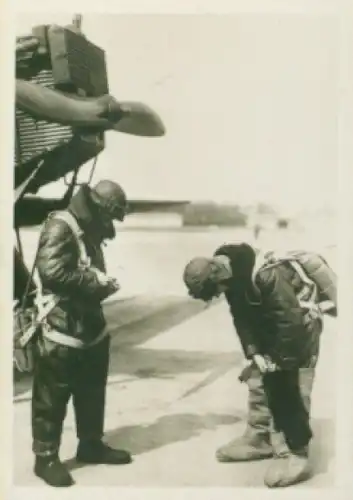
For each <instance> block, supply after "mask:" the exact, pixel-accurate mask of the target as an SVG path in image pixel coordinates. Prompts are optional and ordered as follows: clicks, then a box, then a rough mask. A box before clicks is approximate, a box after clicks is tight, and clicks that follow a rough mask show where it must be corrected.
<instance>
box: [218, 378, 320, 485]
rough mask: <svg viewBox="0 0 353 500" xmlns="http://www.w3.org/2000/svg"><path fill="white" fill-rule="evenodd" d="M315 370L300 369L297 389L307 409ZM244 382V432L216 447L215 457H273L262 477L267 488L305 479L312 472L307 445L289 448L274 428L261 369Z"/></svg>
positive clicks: (238, 459)
mask: <svg viewBox="0 0 353 500" xmlns="http://www.w3.org/2000/svg"><path fill="white" fill-rule="evenodd" d="M314 372H315V370H314V368H305V369H302V370H301V373H300V389H301V393H302V397H303V401H304V404H305V406H306V409H307V410H308V411H309V410H310V399H311V392H312V386H313V382H314V374H315V373H314ZM247 383H248V386H249V403H248V404H249V407H248V421H247V428H246V431H245V433H244V434H243V436H241V437H239V438H237V439H234V440H233V441H231V442H230V443H229V444H227V445H225V446H223V447H221V448H220V449H219V450H217V453H216V456H217V459H218V460H219V461H220V462H244V461H253V460H262V459H269V458H272V460H271V462H270V465H269V467H268V469H267V471H266V474H265V478H264V482H265V484H266V486H268V487H270V488H279V487H285V486H291V485H294V484H297V483H300V482H303V481H306V480H307V479H309V477H310V476H311V468H310V463H309V457H308V448H307V447H305V448H302V449H299V450H295V451H293V450H290V449H289V448H288V446H287V444H286V441H285V438H284V435H283V434H282V433H280V432H276V431H275V430H274V428H273V425H272V419H271V415H270V412H269V409H268V406H267V401H266V396H265V392H264V388H263V384H262V378H261V375H260V373H259V372H257V371H255V370H254V371H253V372H252V375H251V377H250V378H249V379H248V381H247Z"/></svg>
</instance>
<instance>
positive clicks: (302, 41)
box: [17, 14, 338, 209]
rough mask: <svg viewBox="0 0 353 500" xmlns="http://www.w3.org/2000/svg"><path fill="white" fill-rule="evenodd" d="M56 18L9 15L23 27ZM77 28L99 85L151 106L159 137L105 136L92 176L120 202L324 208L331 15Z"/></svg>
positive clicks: (333, 59)
mask: <svg viewBox="0 0 353 500" xmlns="http://www.w3.org/2000/svg"><path fill="white" fill-rule="evenodd" d="M69 21H70V16H68V15H67V14H64V15H62V14H59V15H54V14H42V15H40V14H25V15H21V16H18V25H17V33H18V34H19V33H25V32H28V31H29V30H30V28H31V26H32V25H33V24H40V23H42V22H45V23H57V24H62V23H64V24H66V23H68V22H69ZM83 30H84V32H85V33H86V35H87V36H88V38H90V39H91V41H93V42H94V43H96V44H98V45H100V46H101V47H102V48H104V49H105V50H106V53H107V63H108V71H109V84H110V92H111V94H113V95H114V96H115V97H117V98H118V99H120V100H124V99H126V100H141V101H144V102H146V103H147V104H149V105H151V106H152V107H154V108H155V110H156V111H158V112H159V114H160V115H161V117H162V118H163V120H164V122H165V125H166V127H167V135H166V136H165V137H164V138H161V139H144V138H143V139H142V138H138V137H130V136H125V135H123V134H118V133H114V132H109V133H108V134H107V148H106V151H105V152H104V153H103V154H102V155H101V156H100V159H99V161H98V167H97V172H96V175H95V179H98V178H102V177H111V178H113V179H115V180H117V181H119V182H121V183H122V184H123V185H124V186H125V187H126V190H127V192H128V195H129V196H130V198H134V197H144V198H155V197H157V198H173V199H174V198H183V199H190V198H192V199H215V200H229V201H233V202H240V203H247V202H252V201H254V200H265V201H266V200H267V201H271V202H273V203H275V204H279V205H281V206H282V207H286V208H288V209H292V208H297V207H298V206H299V207H300V206H308V205H321V204H323V203H325V202H329V203H332V202H334V200H335V196H336V192H335V189H336V176H337V64H338V42H337V31H336V26H335V24H334V21H333V20H332V19H330V18H328V17H326V18H325V17H318V16H316V17H314V16H309V15H306V16H300V15H288V14H287V15H286V14H277V15H276V14H267V15H258V14H257V15H256V14H253V15H245V14H239V15H218V16H213V15H208V16H205V15H198V16H197V15H159V16H156V15H140V16H127V15H120V16H118V15H102V14H97V15H93V14H87V15H84V17H83Z"/></svg>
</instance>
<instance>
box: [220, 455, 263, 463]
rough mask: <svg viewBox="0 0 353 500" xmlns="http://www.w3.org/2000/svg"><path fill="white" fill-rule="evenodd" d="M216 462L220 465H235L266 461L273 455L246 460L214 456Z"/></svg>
mask: <svg viewBox="0 0 353 500" xmlns="http://www.w3.org/2000/svg"><path fill="white" fill-rule="evenodd" d="M216 458H217V460H218V462H220V463H237V462H258V461H260V460H268V459H269V458H273V454H269V455H262V456H261V457H259V456H257V457H247V458H232V457H227V456H218V455H216Z"/></svg>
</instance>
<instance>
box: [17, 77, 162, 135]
mask: <svg viewBox="0 0 353 500" xmlns="http://www.w3.org/2000/svg"><path fill="white" fill-rule="evenodd" d="M16 106H17V107H18V108H19V109H20V110H22V111H24V112H26V113H28V114H29V115H31V116H32V117H33V118H36V119H41V120H43V119H44V120H46V121H49V122H55V123H60V124H62V125H70V126H72V127H80V128H87V129H99V130H115V131H118V132H123V133H125V134H130V135H137V136H142V137H161V136H163V135H164V134H165V127H164V125H163V122H162V120H161V119H160V117H159V116H158V115H157V113H156V112H155V111H153V110H152V109H151V108H150V107H149V106H147V105H146V104H143V103H141V102H130V101H128V102H118V101H117V100H116V99H115V98H114V97H112V96H110V95H104V96H101V97H97V98H86V97H73V96H71V95H68V94H64V93H62V92H59V91H56V90H53V89H51V88H48V87H44V86H41V85H38V84H35V83H32V82H28V81H24V80H20V79H17V80H16Z"/></svg>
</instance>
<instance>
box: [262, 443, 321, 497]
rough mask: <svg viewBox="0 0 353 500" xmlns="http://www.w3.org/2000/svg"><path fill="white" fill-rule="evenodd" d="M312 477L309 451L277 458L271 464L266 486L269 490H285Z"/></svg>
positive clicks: (266, 476)
mask: <svg viewBox="0 0 353 500" xmlns="http://www.w3.org/2000/svg"><path fill="white" fill-rule="evenodd" d="M310 476H311V467H310V464H309V458H308V452H307V449H303V450H299V451H297V452H290V453H289V454H288V455H287V456H283V457H276V458H275V459H274V460H273V461H272V462H271V464H270V466H269V468H268V470H267V472H266V475H265V484H266V486H268V487H269V488H283V487H286V486H292V485H293V484H298V483H301V482H303V481H307V480H308V479H309V478H310Z"/></svg>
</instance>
